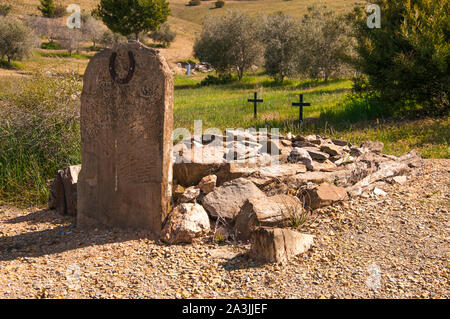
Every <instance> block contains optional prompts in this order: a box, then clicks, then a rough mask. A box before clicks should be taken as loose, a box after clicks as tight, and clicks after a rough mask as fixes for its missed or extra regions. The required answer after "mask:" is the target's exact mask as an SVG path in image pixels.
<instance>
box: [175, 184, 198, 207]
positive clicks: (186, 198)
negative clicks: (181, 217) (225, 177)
mask: <svg viewBox="0 0 450 319" xmlns="http://www.w3.org/2000/svg"><path fill="white" fill-rule="evenodd" d="M199 195H200V188H198V187H196V186H191V187H188V188H186V190H185V191H184V193H183V194H182V195H181V196H180V197H179V198H178V202H179V203H192V202H194V201H195V200H196V199H197V197H198V196H199Z"/></svg>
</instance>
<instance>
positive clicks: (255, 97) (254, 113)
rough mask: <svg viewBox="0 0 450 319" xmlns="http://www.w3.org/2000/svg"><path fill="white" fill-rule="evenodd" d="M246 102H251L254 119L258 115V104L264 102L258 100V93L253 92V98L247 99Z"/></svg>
mask: <svg viewBox="0 0 450 319" xmlns="http://www.w3.org/2000/svg"><path fill="white" fill-rule="evenodd" d="M248 102H253V117H254V118H255V119H256V117H257V113H258V111H257V107H258V103H262V102H264V101H263V100H262V99H258V93H257V92H255V93H254V98H253V99H248Z"/></svg>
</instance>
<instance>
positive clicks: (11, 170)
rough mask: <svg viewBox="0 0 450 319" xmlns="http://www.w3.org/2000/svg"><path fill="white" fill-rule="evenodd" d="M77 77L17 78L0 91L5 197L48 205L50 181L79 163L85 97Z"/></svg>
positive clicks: (1, 189)
mask: <svg viewBox="0 0 450 319" xmlns="http://www.w3.org/2000/svg"><path fill="white" fill-rule="evenodd" d="M80 91H81V81H80V79H79V78H77V77H75V76H63V77H58V78H56V77H47V76H44V75H41V74H37V75H34V76H33V77H32V78H31V79H20V80H16V82H14V84H12V85H11V88H10V89H9V90H8V91H7V92H0V104H1V107H0V199H1V200H5V201H7V202H20V203H23V204H34V205H36V204H45V203H46V202H47V199H48V190H47V187H46V181H47V180H48V179H50V178H53V177H54V176H55V174H56V172H57V170H58V169H61V168H62V167H65V166H68V165H72V164H79V163H80V161H81V158H80V145H81V142H80V123H79V103H80V102H79V99H78V95H79V93H80Z"/></svg>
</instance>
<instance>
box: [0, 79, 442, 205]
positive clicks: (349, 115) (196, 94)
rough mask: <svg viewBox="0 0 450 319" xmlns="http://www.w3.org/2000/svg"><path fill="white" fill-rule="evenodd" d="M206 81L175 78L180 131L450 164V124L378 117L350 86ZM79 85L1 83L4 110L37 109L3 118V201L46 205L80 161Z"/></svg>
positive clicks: (40, 81) (0, 156)
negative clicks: (197, 123) (303, 139)
mask: <svg viewBox="0 0 450 319" xmlns="http://www.w3.org/2000/svg"><path fill="white" fill-rule="evenodd" d="M203 77H204V75H195V76H193V77H187V76H184V75H176V76H175V105H174V122H175V123H174V127H175V128H179V127H184V128H187V129H189V130H190V131H191V133H192V128H193V125H194V120H202V122H203V124H202V125H203V130H205V129H207V128H211V127H214V128H219V129H221V130H225V129H226V128H261V127H266V128H268V130H270V128H279V129H280V131H281V133H287V132H292V133H294V134H303V135H306V134H319V135H323V136H327V137H331V138H338V139H345V140H348V141H349V142H351V143H353V144H359V143H361V142H362V141H364V140H379V141H382V142H383V143H384V144H385V149H384V153H387V154H393V155H402V154H405V153H407V152H408V151H410V150H412V149H416V150H417V151H419V152H420V154H421V155H422V156H424V157H427V158H429V157H432V158H450V152H449V147H448V140H449V138H450V120H449V119H448V118H447V119H446V118H440V119H433V118H429V119H420V120H398V119H397V120H392V119H391V120H385V119H383V117H382V116H380V117H378V118H377V117H376V116H375V115H376V114H380V115H382V114H383V110H382V109H379V108H377V106H376V105H375V106H366V105H365V104H364V103H362V102H360V101H359V100H350V99H349V98H348V95H349V94H350V93H351V81H349V80H345V79H344V80H333V81H329V82H328V83H324V82H316V81H308V80H305V81H286V83H284V84H282V85H279V84H277V85H275V84H274V83H273V81H272V80H270V79H269V78H268V77H267V76H266V75H263V74H253V75H247V76H245V77H244V78H243V80H242V82H234V83H230V84H226V85H217V86H206V87H205V86H199V85H198V84H199V83H200V82H201V79H202V78H203ZM75 79H76V80H75V82H70V83H69V84H66V85H68V86H66V87H64V91H63V92H61V82H60V81H63V78H61V79H60V78H59V77H56V78H55V77H47V76H43V77H40V78H38V79H36V78H33V77H22V78H21V77H9V78H6V77H0V111H2V108H4V106H3V105H6V104H2V103H14V104H15V105H18V106H19V107H18V109H17V110H22V109H23V110H25V111H26V112H28V111H27V110H29V112H30V113H29V115H27V116H25V117H24V116H23V115H21V113H20V112H17V111H15V112H16V113H18V115H17V116H18V117H17V116H16V118H14V117H13V118H11V120H10V121H9V123H16V122H21V121H22V119H25V118H26V119H28V120H27V121H29V123H31V124H30V125H26V126H24V128H23V129H22V128H21V127H16V128H15V127H14V126H12V127H11V126H10V124H8V119H7V121H6V122H5V121H3V122H2V121H1V120H0V134H3V136H0V151H1V152H0V202H1V201H5V202H8V203H10V204H11V203H14V204H16V205H37V206H42V205H45V204H46V201H47V198H48V189H47V187H46V181H47V180H48V179H50V178H52V177H54V175H55V174H56V171H57V170H58V169H61V168H63V167H65V166H68V165H72V164H79V163H80V159H81V156H80V141H79V128H78V125H79V124H78V120H75V121H73V120H72V119H76V118H77V115H76V114H77V113H78V112H77V111H76V109H77V108H78V107H79V103H80V102H79V94H78V93H76V92H79V90H80V88H81V82H80V79H79V78H78V77H75ZM28 82H29V83H30V84H28ZM66 83H67V81H66ZM255 90H256V91H257V92H259V95H260V96H261V97H262V98H263V99H264V103H262V104H260V105H259V107H258V119H256V120H255V119H253V106H252V105H251V104H250V103H248V102H247V99H248V98H250V97H252V94H253V92H254V91H255ZM64 92H65V93H64ZM71 92H75V95H74V94H73V93H71ZM300 92H302V93H303V94H304V98H305V101H306V102H310V103H311V106H310V107H305V109H304V117H305V118H314V120H313V121H310V120H307V121H306V122H305V124H300V123H299V122H298V121H297V118H298V108H295V107H292V106H291V103H292V102H294V101H297V100H298V94H299V93H300ZM2 101H3V102H2ZM73 103H74V108H71V109H69V110H68V109H67V106H69V105H72V104H73ZM41 104H43V105H44V106H45V105H49V107H48V108H47V107H42V105H41ZM54 108H55V109H54ZM48 109H50V110H51V112H49V113H48V114H49V115H50V117H48V116H47V115H46V113H47V111H48ZM5 110H7V109H5ZM74 110H75V111H74ZM68 111H70V112H72V113H70V112H69V113H68ZM0 113H1V112H0ZM6 114H8V112H6ZM9 114H14V112H13V113H9ZM70 114H73V115H70ZM68 116H70V117H68ZM74 116H75V117H74ZM374 116H375V117H374ZM3 117H4V116H3ZM35 119H36V120H37V122H36V120H35ZM41 119H42V120H41ZM44 119H45V120H44ZM47 119H48V120H47ZM2 123H3V125H4V126H2ZM32 123H35V124H32ZM55 128H58V130H57V131H55ZM1 132H7V133H6V134H11V133H8V132H15V133H13V135H10V136H11V138H9V137H7V138H6V139H5V138H4V137H5V136H6V135H5V133H1ZM1 137H3V145H2V138H1ZM27 145H28V146H27Z"/></svg>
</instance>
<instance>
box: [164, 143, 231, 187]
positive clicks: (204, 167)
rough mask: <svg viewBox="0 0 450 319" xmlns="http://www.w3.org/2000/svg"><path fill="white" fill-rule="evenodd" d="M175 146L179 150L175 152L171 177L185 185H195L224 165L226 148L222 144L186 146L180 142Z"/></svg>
mask: <svg viewBox="0 0 450 319" xmlns="http://www.w3.org/2000/svg"><path fill="white" fill-rule="evenodd" d="M175 147H176V148H179V149H180V151H178V152H175V153H176V156H177V157H176V158H175V163H174V164H173V179H174V181H176V182H177V183H179V184H181V185H183V186H185V187H187V186H193V185H197V184H198V183H199V182H200V181H201V179H202V178H203V177H205V176H208V175H211V174H214V173H216V172H217V171H218V170H219V169H220V168H222V167H223V166H224V165H225V150H226V149H225V148H224V147H222V146H215V145H214V146H209V145H208V146H203V145H196V144H194V145H192V146H191V147H190V148H187V147H186V146H185V144H183V143H181V144H177V145H176V146H175Z"/></svg>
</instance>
